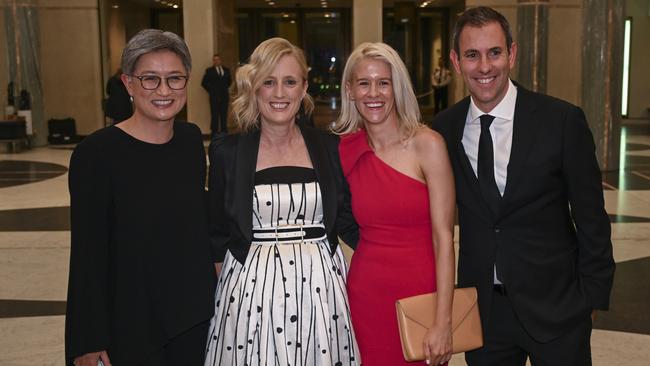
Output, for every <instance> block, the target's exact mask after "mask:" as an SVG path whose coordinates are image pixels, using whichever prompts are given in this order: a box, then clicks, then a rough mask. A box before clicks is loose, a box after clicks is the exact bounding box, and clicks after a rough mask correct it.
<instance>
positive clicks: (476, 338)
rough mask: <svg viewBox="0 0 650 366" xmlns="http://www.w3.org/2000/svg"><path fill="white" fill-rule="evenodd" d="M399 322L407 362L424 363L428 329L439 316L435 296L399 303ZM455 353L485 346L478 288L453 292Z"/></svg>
mask: <svg viewBox="0 0 650 366" xmlns="http://www.w3.org/2000/svg"><path fill="white" fill-rule="evenodd" d="M395 305H396V307H397V322H398V323H399V336H400V339H401V340H402V352H404V359H405V360H406V361H422V360H424V358H425V357H424V349H423V346H422V342H423V340H424V335H425V334H426V332H427V329H428V328H430V327H431V326H432V325H433V321H434V317H435V313H436V293H435V292H434V293H430V294H424V295H418V296H412V297H407V298H405V299H400V300H397V302H396V304H395ZM451 318H452V319H451V329H452V339H453V352H454V353H459V352H466V351H471V350H473V349H476V348H479V347H482V346H483V332H482V330H481V317H480V316H479V312H478V296H477V294H476V288H475V287H468V288H457V289H455V290H454V302H453V306H452V310H451Z"/></svg>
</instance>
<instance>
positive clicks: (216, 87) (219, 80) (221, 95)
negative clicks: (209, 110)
mask: <svg viewBox="0 0 650 366" xmlns="http://www.w3.org/2000/svg"><path fill="white" fill-rule="evenodd" d="M221 67H222V68H223V75H222V76H219V74H218V73H217V70H216V69H215V68H214V66H210V67H208V68H207V69H205V74H204V75H203V80H201V86H202V87H203V89H205V90H206V91H207V92H208V94H210V98H214V99H216V100H217V101H228V97H229V95H228V88H229V87H230V83H231V81H232V78H231V77H230V70H228V68H227V67H225V66H221Z"/></svg>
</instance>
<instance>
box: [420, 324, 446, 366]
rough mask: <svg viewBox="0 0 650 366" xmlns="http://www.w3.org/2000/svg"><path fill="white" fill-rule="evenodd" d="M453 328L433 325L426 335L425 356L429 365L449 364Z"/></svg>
mask: <svg viewBox="0 0 650 366" xmlns="http://www.w3.org/2000/svg"><path fill="white" fill-rule="evenodd" d="M451 343H452V340H451V326H450V325H447V326H440V325H435V324H434V325H433V326H432V327H431V328H429V330H427V333H426V334H425V335H424V344H423V347H424V355H425V357H426V360H427V364H428V365H432V366H433V365H442V364H444V363H445V362H449V360H450V359H451V351H452V344H451Z"/></svg>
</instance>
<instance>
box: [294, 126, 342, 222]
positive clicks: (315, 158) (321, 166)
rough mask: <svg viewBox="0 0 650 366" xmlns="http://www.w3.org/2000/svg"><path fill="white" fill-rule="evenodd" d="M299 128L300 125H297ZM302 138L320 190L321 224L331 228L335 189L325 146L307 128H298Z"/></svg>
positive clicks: (313, 132) (334, 208) (320, 139)
mask: <svg viewBox="0 0 650 366" xmlns="http://www.w3.org/2000/svg"><path fill="white" fill-rule="evenodd" d="M299 126H300V125H299ZM300 130H301V132H302V137H303V139H304V140H305V145H306V146H307V151H308V152H309V158H310V159H311V163H312V165H313V166H314V170H315V171H316V178H317V179H318V184H319V185H320V190H321V200H322V206H323V222H324V224H325V227H332V224H333V220H335V218H336V203H337V200H336V193H337V192H336V188H335V184H336V182H335V181H334V177H333V176H332V174H331V173H332V172H331V169H330V162H329V156H328V155H327V146H325V145H324V143H323V139H322V138H319V136H318V135H317V131H315V130H314V129H312V128H309V127H302V126H301V127H300Z"/></svg>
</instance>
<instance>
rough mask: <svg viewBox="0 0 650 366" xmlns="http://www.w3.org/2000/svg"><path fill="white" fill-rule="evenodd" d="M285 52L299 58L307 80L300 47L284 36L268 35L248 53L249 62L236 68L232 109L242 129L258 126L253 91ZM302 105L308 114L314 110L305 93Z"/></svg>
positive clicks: (303, 75) (255, 98) (304, 77)
mask: <svg viewBox="0 0 650 366" xmlns="http://www.w3.org/2000/svg"><path fill="white" fill-rule="evenodd" d="M286 55H291V56H293V57H294V58H295V59H296V61H298V64H299V65H300V71H301V73H302V78H303V81H304V82H306V81H307V72H308V69H307V61H306V60H305V55H304V53H303V52H302V50H301V49H300V48H298V47H296V46H294V45H292V44H291V43H290V42H289V41H287V40H286V39H284V38H270V39H267V40H266V41H264V42H262V43H260V44H259V45H258V46H257V48H255V50H254V51H253V54H251V56H250V60H249V62H248V64H246V65H243V66H241V67H240V68H239V69H237V77H236V82H235V88H236V89H235V99H234V101H233V102H232V109H233V113H234V116H235V122H236V123H237V126H239V128H240V130H241V131H242V132H249V131H251V130H254V129H256V128H259V115H260V111H259V109H258V108H257V95H256V91H257V90H258V89H259V88H260V87H261V86H262V83H263V82H264V79H266V78H267V77H268V76H269V75H271V73H272V72H273V69H274V68H275V66H276V65H277V64H278V62H279V61H280V59H281V58H282V57H284V56H286ZM302 105H303V107H304V110H305V114H307V115H310V114H311V112H312V111H313V110H314V101H313V100H312V98H311V97H310V96H309V94H305V97H304V98H303V100H302Z"/></svg>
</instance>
